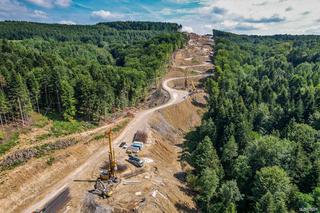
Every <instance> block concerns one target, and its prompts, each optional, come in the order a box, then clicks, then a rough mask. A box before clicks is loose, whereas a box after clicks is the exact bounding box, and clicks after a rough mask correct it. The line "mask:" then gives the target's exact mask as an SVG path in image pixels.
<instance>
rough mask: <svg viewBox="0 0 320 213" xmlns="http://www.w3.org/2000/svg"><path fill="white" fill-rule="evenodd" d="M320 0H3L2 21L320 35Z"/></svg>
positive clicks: (202, 31) (197, 31)
mask: <svg viewBox="0 0 320 213" xmlns="http://www.w3.org/2000/svg"><path fill="white" fill-rule="evenodd" d="M319 11H320V0H0V20H25V21H35V22H46V23H61V24H95V23H98V22H106V21H118V20H120V21H125V20H131V21H136V20H140V21H163V22H175V23H179V24H182V25H183V30H184V31H188V32H195V33H199V34H205V33H211V32H212V29H218V30H224V31H229V32H234V33H240V34H258V35H271V34H320V12H319Z"/></svg>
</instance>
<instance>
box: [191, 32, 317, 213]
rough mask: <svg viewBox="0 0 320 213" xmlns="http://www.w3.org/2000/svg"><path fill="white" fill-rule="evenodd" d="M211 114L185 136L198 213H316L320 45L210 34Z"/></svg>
mask: <svg viewBox="0 0 320 213" xmlns="http://www.w3.org/2000/svg"><path fill="white" fill-rule="evenodd" d="M213 35H214V39H215V47H214V48H215V55H214V57H213V61H214V63H215V65H216V73H215V77H214V78H213V79H209V80H208V81H207V83H206V90H207V92H208V94H209V101H208V112H207V113H206V114H205V115H204V117H203V120H202V124H201V126H200V127H198V128H197V129H196V130H194V131H193V132H190V133H189V134H188V135H187V143H186V145H187V153H186V159H187V160H188V161H189V162H190V164H191V165H192V166H193V168H194V169H193V170H192V171H191V172H190V173H189V174H188V176H187V181H188V183H189V184H190V186H191V187H192V188H193V190H194V191H195V192H197V196H196V198H195V199H196V201H197V204H198V206H199V208H200V209H201V211H202V212H228V213H231V212H261V213H262V212H263V213H264V212H268V213H273V212H274V213H275V212H279V213H282V212H299V211H304V212H319V211H320V137H319V136H320V131H319V130H320V37H319V36H288V35H277V36H245V35H235V34H231V33H225V32H221V31H214V32H213Z"/></svg>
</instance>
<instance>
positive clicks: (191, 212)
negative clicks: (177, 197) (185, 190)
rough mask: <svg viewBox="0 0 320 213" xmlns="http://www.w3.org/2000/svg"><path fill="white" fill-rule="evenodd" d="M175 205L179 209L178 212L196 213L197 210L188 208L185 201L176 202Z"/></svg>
mask: <svg viewBox="0 0 320 213" xmlns="http://www.w3.org/2000/svg"><path fill="white" fill-rule="evenodd" d="M175 207H176V208H177V209H178V210H179V211H180V212H186V213H196V212H198V211H197V209H195V208H190V207H189V206H188V204H187V203H185V202H184V203H176V204H175Z"/></svg>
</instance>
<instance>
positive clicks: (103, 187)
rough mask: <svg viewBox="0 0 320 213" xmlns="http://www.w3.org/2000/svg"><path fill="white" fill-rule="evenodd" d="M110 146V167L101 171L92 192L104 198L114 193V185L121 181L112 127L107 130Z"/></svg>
mask: <svg viewBox="0 0 320 213" xmlns="http://www.w3.org/2000/svg"><path fill="white" fill-rule="evenodd" d="M106 138H108V146H109V165H108V169H107V170H104V171H101V173H100V176H99V178H97V180H96V183H95V185H94V190H91V191H90V192H91V193H93V194H97V195H99V196H101V197H102V198H108V197H110V196H111V195H112V193H113V191H112V189H113V187H114V186H116V185H117V184H119V183H120V179H119V178H118V177H117V175H116V171H117V163H116V159H115V153H114V149H113V147H112V131H111V129H110V130H109V131H107V132H106Z"/></svg>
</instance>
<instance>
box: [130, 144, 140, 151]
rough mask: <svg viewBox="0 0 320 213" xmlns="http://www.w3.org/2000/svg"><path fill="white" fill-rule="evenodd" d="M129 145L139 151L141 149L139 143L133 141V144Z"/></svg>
mask: <svg viewBox="0 0 320 213" xmlns="http://www.w3.org/2000/svg"><path fill="white" fill-rule="evenodd" d="M131 146H132V147H134V148H137V149H139V150H140V151H141V149H142V147H141V145H140V144H135V143H133V144H131Z"/></svg>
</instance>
